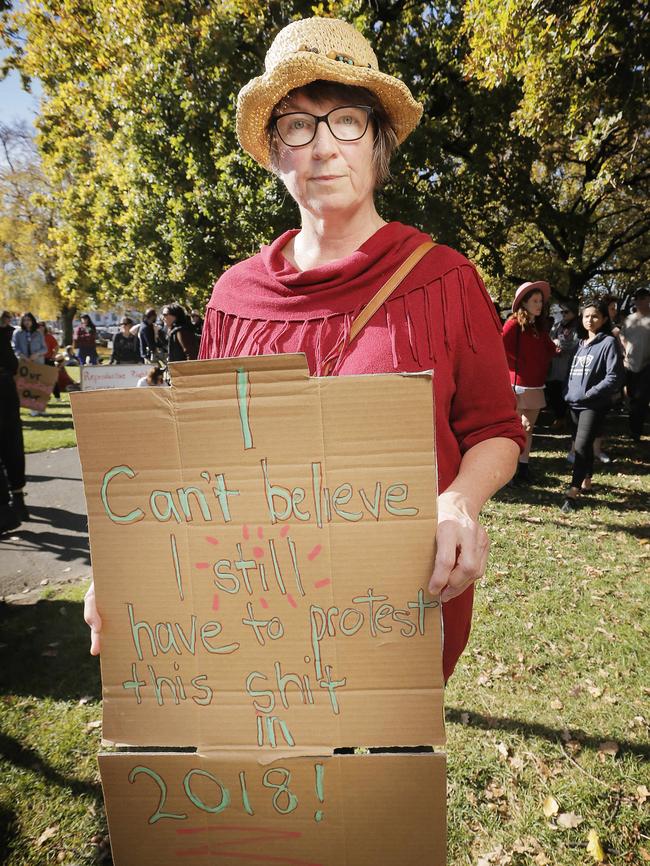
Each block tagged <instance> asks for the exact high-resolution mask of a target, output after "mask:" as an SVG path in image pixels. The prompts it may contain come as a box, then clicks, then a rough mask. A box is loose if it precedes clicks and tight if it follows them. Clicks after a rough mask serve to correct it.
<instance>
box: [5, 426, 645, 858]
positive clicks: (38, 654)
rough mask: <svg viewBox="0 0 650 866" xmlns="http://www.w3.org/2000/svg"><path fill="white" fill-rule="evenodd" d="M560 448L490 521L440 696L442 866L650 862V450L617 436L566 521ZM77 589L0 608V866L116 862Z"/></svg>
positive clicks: (548, 451) (498, 502) (560, 444)
mask: <svg viewBox="0 0 650 866" xmlns="http://www.w3.org/2000/svg"><path fill="white" fill-rule="evenodd" d="M565 441H566V440H565V438H564V437H557V436H555V437H551V436H540V437H539V439H538V440H537V442H538V451H537V453H536V455H535V458H536V462H535V463H534V464H531V467H534V469H535V470H536V477H537V479H538V483H537V484H536V486H534V487H532V488H530V489H529V490H526V491H520V490H511V489H508V490H505V491H503V492H502V493H501V494H499V496H498V497H497V498H496V499H495V500H493V501H492V502H491V503H490V504H489V505H488V506H487V508H486V509H485V514H484V519H485V522H486V523H487V525H488V527H489V530H490V534H491V537H492V542H493V548H492V556H491V562H490V567H489V569H488V574H487V577H486V578H485V579H484V580H483V581H482V585H481V586H480V587H479V588H478V592H477V602H476V615H475V624H474V631H473V634H472V637H471V640H470V645H469V647H468V649H467V652H466V653H465V655H464V657H463V659H462V660H461V662H460V664H459V668H458V670H457V672H456V673H455V675H454V677H453V678H452V680H451V681H450V684H449V686H448V688H447V694H446V707H447V735H448V763H449V767H448V777H449V857H448V863H449V864H450V866H535V864H537V866H544V864H551V866H586V864H589V863H591V864H593V863H598V862H607V863H609V864H612V866H624V864H625V866H627V864H630V866H642V864H644V863H647V862H650V823H649V806H650V771H649V769H648V767H649V764H648V757H649V756H650V746H649V745H648V742H649V737H648V732H649V726H650V678H649V677H648V673H649V665H648V656H649V653H648V646H650V640H649V635H648V625H649V616H648V607H649V605H648V571H649V568H648V566H649V564H650V563H649V560H650V545H649V541H650V519H649V518H650V515H649V514H648V503H649V496H648V494H649V493H650V476H649V474H648V468H649V465H648V464H649V463H650V443H648V442H646V443H644V445H643V446H642V447H641V449H640V450H639V449H637V455H636V457H635V458H632V457H631V447H630V445H629V444H628V443H627V442H626V440H624V439H623V438H622V437H617V436H611V437H610V440H609V444H608V447H607V450H608V452H610V453H611V455H612V457H613V458H614V461H615V462H613V463H612V464H610V465H609V466H608V467H605V468H604V469H603V471H602V473H600V474H598V475H597V476H596V478H595V482H596V481H597V482H598V489H597V490H595V491H594V493H593V494H592V495H591V496H590V497H589V499H588V500H585V507H583V508H582V509H581V510H580V511H579V512H577V513H576V514H575V515H571V516H568V517H567V516H565V515H563V514H562V513H561V512H560V511H559V509H558V504H559V498H560V491H561V489H562V485H563V484H564V483H565V482H566V480H567V477H568V476H567V465H566V463H565V460H564V453H565ZM587 502H588V503H589V504H588V505H587V504H586V503H587ZM83 590H84V587H79V588H76V589H71V590H68V591H67V592H66V594H64V595H58V596H52V595H50V596H49V597H48V598H46V599H44V600H42V601H40V602H39V603H38V604H36V605H32V606H27V605H26V606H9V605H4V606H0V632H1V633H2V638H0V639H1V640H2V646H1V647H0V731H1V732H2V733H1V735H0V741H1V742H2V753H3V757H2V758H1V759H0V862H6V863H7V864H8V866H36V864H49V863H63V864H68V866H72V864H77V866H81V864H95V863H97V864H98V863H103V864H108V863H110V853H109V850H108V848H107V843H106V839H105V834H106V825H105V820H104V814H103V807H102V800H101V792H100V786H99V781H98V773H97V767H96V760H95V755H96V752H97V750H98V746H99V738H100V730H99V728H98V725H97V722H98V720H99V719H100V718H101V708H100V684H99V665H98V662H97V660H96V659H91V658H90V656H88V655H87V646H88V637H87V634H86V627H85V625H84V623H83V621H82V615H81V599H82V595H83ZM589 845H591V848H590V849H588V846H589ZM601 847H602V852H601V850H600V848H601ZM601 853H602V855H603V856H601ZM376 866H400V864H397V863H396V864H376ZM423 866H426V864H423Z"/></svg>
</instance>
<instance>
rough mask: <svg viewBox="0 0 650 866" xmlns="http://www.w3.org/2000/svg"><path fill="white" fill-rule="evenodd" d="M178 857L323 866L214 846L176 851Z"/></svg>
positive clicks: (297, 865)
mask: <svg viewBox="0 0 650 866" xmlns="http://www.w3.org/2000/svg"><path fill="white" fill-rule="evenodd" d="M175 853H176V856H177V857H201V856H205V855H210V856H212V857H236V858H238V859H239V860H254V861H256V862H258V863H283V864H285V866H322V863H314V861H313V860H299V859H297V858H296V857H274V856H273V855H271V854H247V853H245V852H244V851H219V850H215V849H214V848H208V847H207V846H206V847H205V848H194V849H189V850H188V851H176V852H175Z"/></svg>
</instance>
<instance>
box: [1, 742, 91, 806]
mask: <svg viewBox="0 0 650 866" xmlns="http://www.w3.org/2000/svg"><path fill="white" fill-rule="evenodd" d="M0 754H1V755H2V758H3V760H5V761H9V763H11V764H13V765H14V767H21V768H22V769H24V770H27V771H28V772H30V773H37V774H38V775H39V776H42V777H43V779H46V780H47V781H48V782H52V783H53V784H55V785H58V786H59V787H60V788H67V789H68V790H69V791H70V793H71V794H74V795H75V796H79V795H80V794H88V795H90V796H91V797H94V798H95V799H96V800H97V806H100V805H101V802H102V800H101V786H100V784H99V782H82V781H80V780H79V779H75V778H73V777H71V776H66V775H64V774H62V773H59V771H58V770H55V769H54V767H52V766H51V765H50V764H48V763H47V761H44V760H43V759H42V758H41V756H40V755H39V754H38V752H36V751H35V750H34V749H30V748H26V747H25V746H24V745H23V744H22V743H21V742H19V740H16V739H14V737H9V736H7V735H6V734H3V733H2V732H0ZM1 820H2V815H1V813H0V821H1Z"/></svg>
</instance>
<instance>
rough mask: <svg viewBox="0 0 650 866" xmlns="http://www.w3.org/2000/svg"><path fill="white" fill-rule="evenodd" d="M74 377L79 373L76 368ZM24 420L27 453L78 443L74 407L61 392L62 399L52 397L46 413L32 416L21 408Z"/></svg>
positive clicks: (67, 446) (24, 439)
mask: <svg viewBox="0 0 650 866" xmlns="http://www.w3.org/2000/svg"><path fill="white" fill-rule="evenodd" d="M68 369H72V370H74V372H73V373H72V374H71V376H72V377H74V376H75V372H76V373H77V376H78V375H79V374H78V372H77V371H76V370H75V368H72V367H71V368H68ZM20 417H21V419H22V422H23V441H24V443H25V453H26V454H33V453H34V451H54V450H55V449H56V448H71V447H72V446H73V445H76V444H77V437H76V435H75V432H74V425H73V423H72V408H71V406H70V396H69V395H68V394H61V400H55V399H54V397H51V398H50V402H49V403H48V406H47V414H46V415H36V416H34V417H32V416H31V415H30V414H29V410H28V409H21V410H20Z"/></svg>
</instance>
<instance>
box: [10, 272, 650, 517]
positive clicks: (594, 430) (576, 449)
mask: <svg viewBox="0 0 650 866" xmlns="http://www.w3.org/2000/svg"><path fill="white" fill-rule="evenodd" d="M550 299H551V288H550V286H549V284H548V283H547V282H545V281H536V282H527V283H524V284H523V285H522V286H520V287H519V289H518V290H517V292H516V293H515V298H514V300H513V303H512V307H511V309H510V310H509V311H506V312H504V311H502V310H500V309H499V308H498V306H497V312H499V315H500V316H501V319H502V320H504V324H503V342H504V348H505V351H506V357H507V359H508V366H509V369H510V380H511V384H512V387H513V391H514V393H515V399H516V402H517V409H518V413H519V416H520V418H521V422H522V425H523V427H524V430H525V431H526V445H525V448H524V450H523V451H522V453H521V455H520V457H519V462H518V466H517V472H516V474H515V476H514V478H513V479H512V481H511V486H513V487H526V486H528V485H530V484H533V483H534V473H531V471H530V456H531V450H532V447H533V433H534V430H535V426H536V423H537V421H538V418H539V414H540V412H541V410H542V409H543V408H545V407H548V409H549V411H550V413H551V414H552V419H553V420H552V422H551V429H552V430H553V431H555V432H565V431H566V432H569V433H570V434H571V447H570V449H569V451H568V453H567V462H568V464H570V466H571V467H572V474H571V479H570V483H569V486H568V489H567V491H566V493H565V495H564V498H563V500H562V504H561V508H562V510H563V511H564V512H565V513H569V512H571V511H573V510H575V508H576V504H577V499H578V498H579V497H580V496H581V495H583V494H586V493H589V492H590V491H591V490H592V489H593V484H592V476H593V472H594V463H595V461H598V462H600V463H601V464H607V463H609V462H610V460H611V458H610V456H609V455H608V454H607V452H606V450H605V447H604V446H605V443H606V438H607V425H608V418H609V416H610V413H612V412H621V411H623V410H624V409H626V410H627V413H628V421H627V425H628V433H629V436H630V438H631V440H632V441H633V442H636V443H638V442H639V441H640V440H641V436H642V435H643V428H644V423H645V420H646V416H647V413H648V405H649V403H650V291H648V289H639V290H638V291H637V292H636V294H634V296H631V297H629V298H626V299H624V300H623V301H621V299H619V298H617V297H615V296H613V295H603V296H601V297H597V298H591V299H588V300H586V301H585V302H584V303H583V304H582V305H580V306H579V305H578V304H577V303H576V302H575V301H573V300H561V301H559V302H558V304H557V305H556V307H555V309H556V316H555V317H553V316H552V315H551V314H550V312H549V301H550ZM202 329H203V318H202V316H201V315H200V314H199V312H198V311H197V310H192V311H191V312H190V313H188V312H187V311H186V310H185V308H184V307H183V306H182V305H180V304H178V303H175V302H174V303H170V304H166V305H164V306H163V308H162V310H161V313H160V315H159V314H158V312H157V310H156V309H155V308H154V307H150V308H148V309H146V310H145V311H144V313H143V314H142V319H141V321H140V322H135V321H134V320H133V318H131V317H130V316H124V317H123V318H122V320H121V322H120V325H119V331H118V332H117V333H115V334H114V335H113V340H112V350H111V354H110V357H108V358H107V359H106V362H107V363H109V364H147V365H149V369H148V370H147V371H146V373H145V372H144V371H143V376H142V377H141V378H140V380H139V381H138V386H139V387H147V386H158V385H164V384H165V366H166V364H167V362H169V361H191V360H195V359H196V358H197V356H198V351H199V343H200V339H201V333H202ZM597 356H598V357H597ZM23 358H27V359H29V360H31V361H33V362H35V363H38V364H49V365H51V366H55V367H57V369H58V380H57V382H56V384H55V386H54V389H53V392H52V393H53V396H54V398H55V399H60V395H61V392H62V391H73V390H78V389H79V384H78V383H77V382H76V381H75V380H74V379H73V378H71V377H70V375H69V373H68V372H67V370H66V367H68V366H76V365H84V364H97V363H101V362H102V361H103V358H102V357H100V355H99V354H98V351H97V328H96V326H95V324H94V323H93V320H92V318H91V316H90V315H88V314H87V313H84V314H83V315H82V316H81V317H80V322H79V325H78V326H77V327H76V328H75V329H74V333H73V341H72V344H71V345H68V346H65V347H62V346H60V345H59V343H58V341H57V339H56V337H55V336H54V334H53V333H52V332H51V329H50V328H49V327H48V326H47V325H46V324H45V323H44V322H38V321H37V320H36V318H35V316H34V315H33V314H32V313H30V312H26V313H24V314H23V315H22V316H21V317H20V319H15V318H14V317H13V316H12V314H11V313H9V312H7V311H4V312H3V313H2V315H1V317H0V389H1V390H0V400H1V406H2V422H1V426H0V433H1V435H0V461H1V463H2V467H0V532H5V531H11V530H12V529H15V528H16V527H17V526H19V525H20V523H21V522H24V521H26V520H27V519H28V512H27V508H26V506H25V502H24V487H25V458H24V452H23V445H22V425H21V421H20V407H19V401H18V395H17V393H16V388H15V385H14V383H13V378H12V377H13V376H14V375H15V372H16V370H17V368H18V362H19V361H20V360H21V359H23ZM31 414H32V415H43V414H45V412H38V411H36V410H31Z"/></svg>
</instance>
